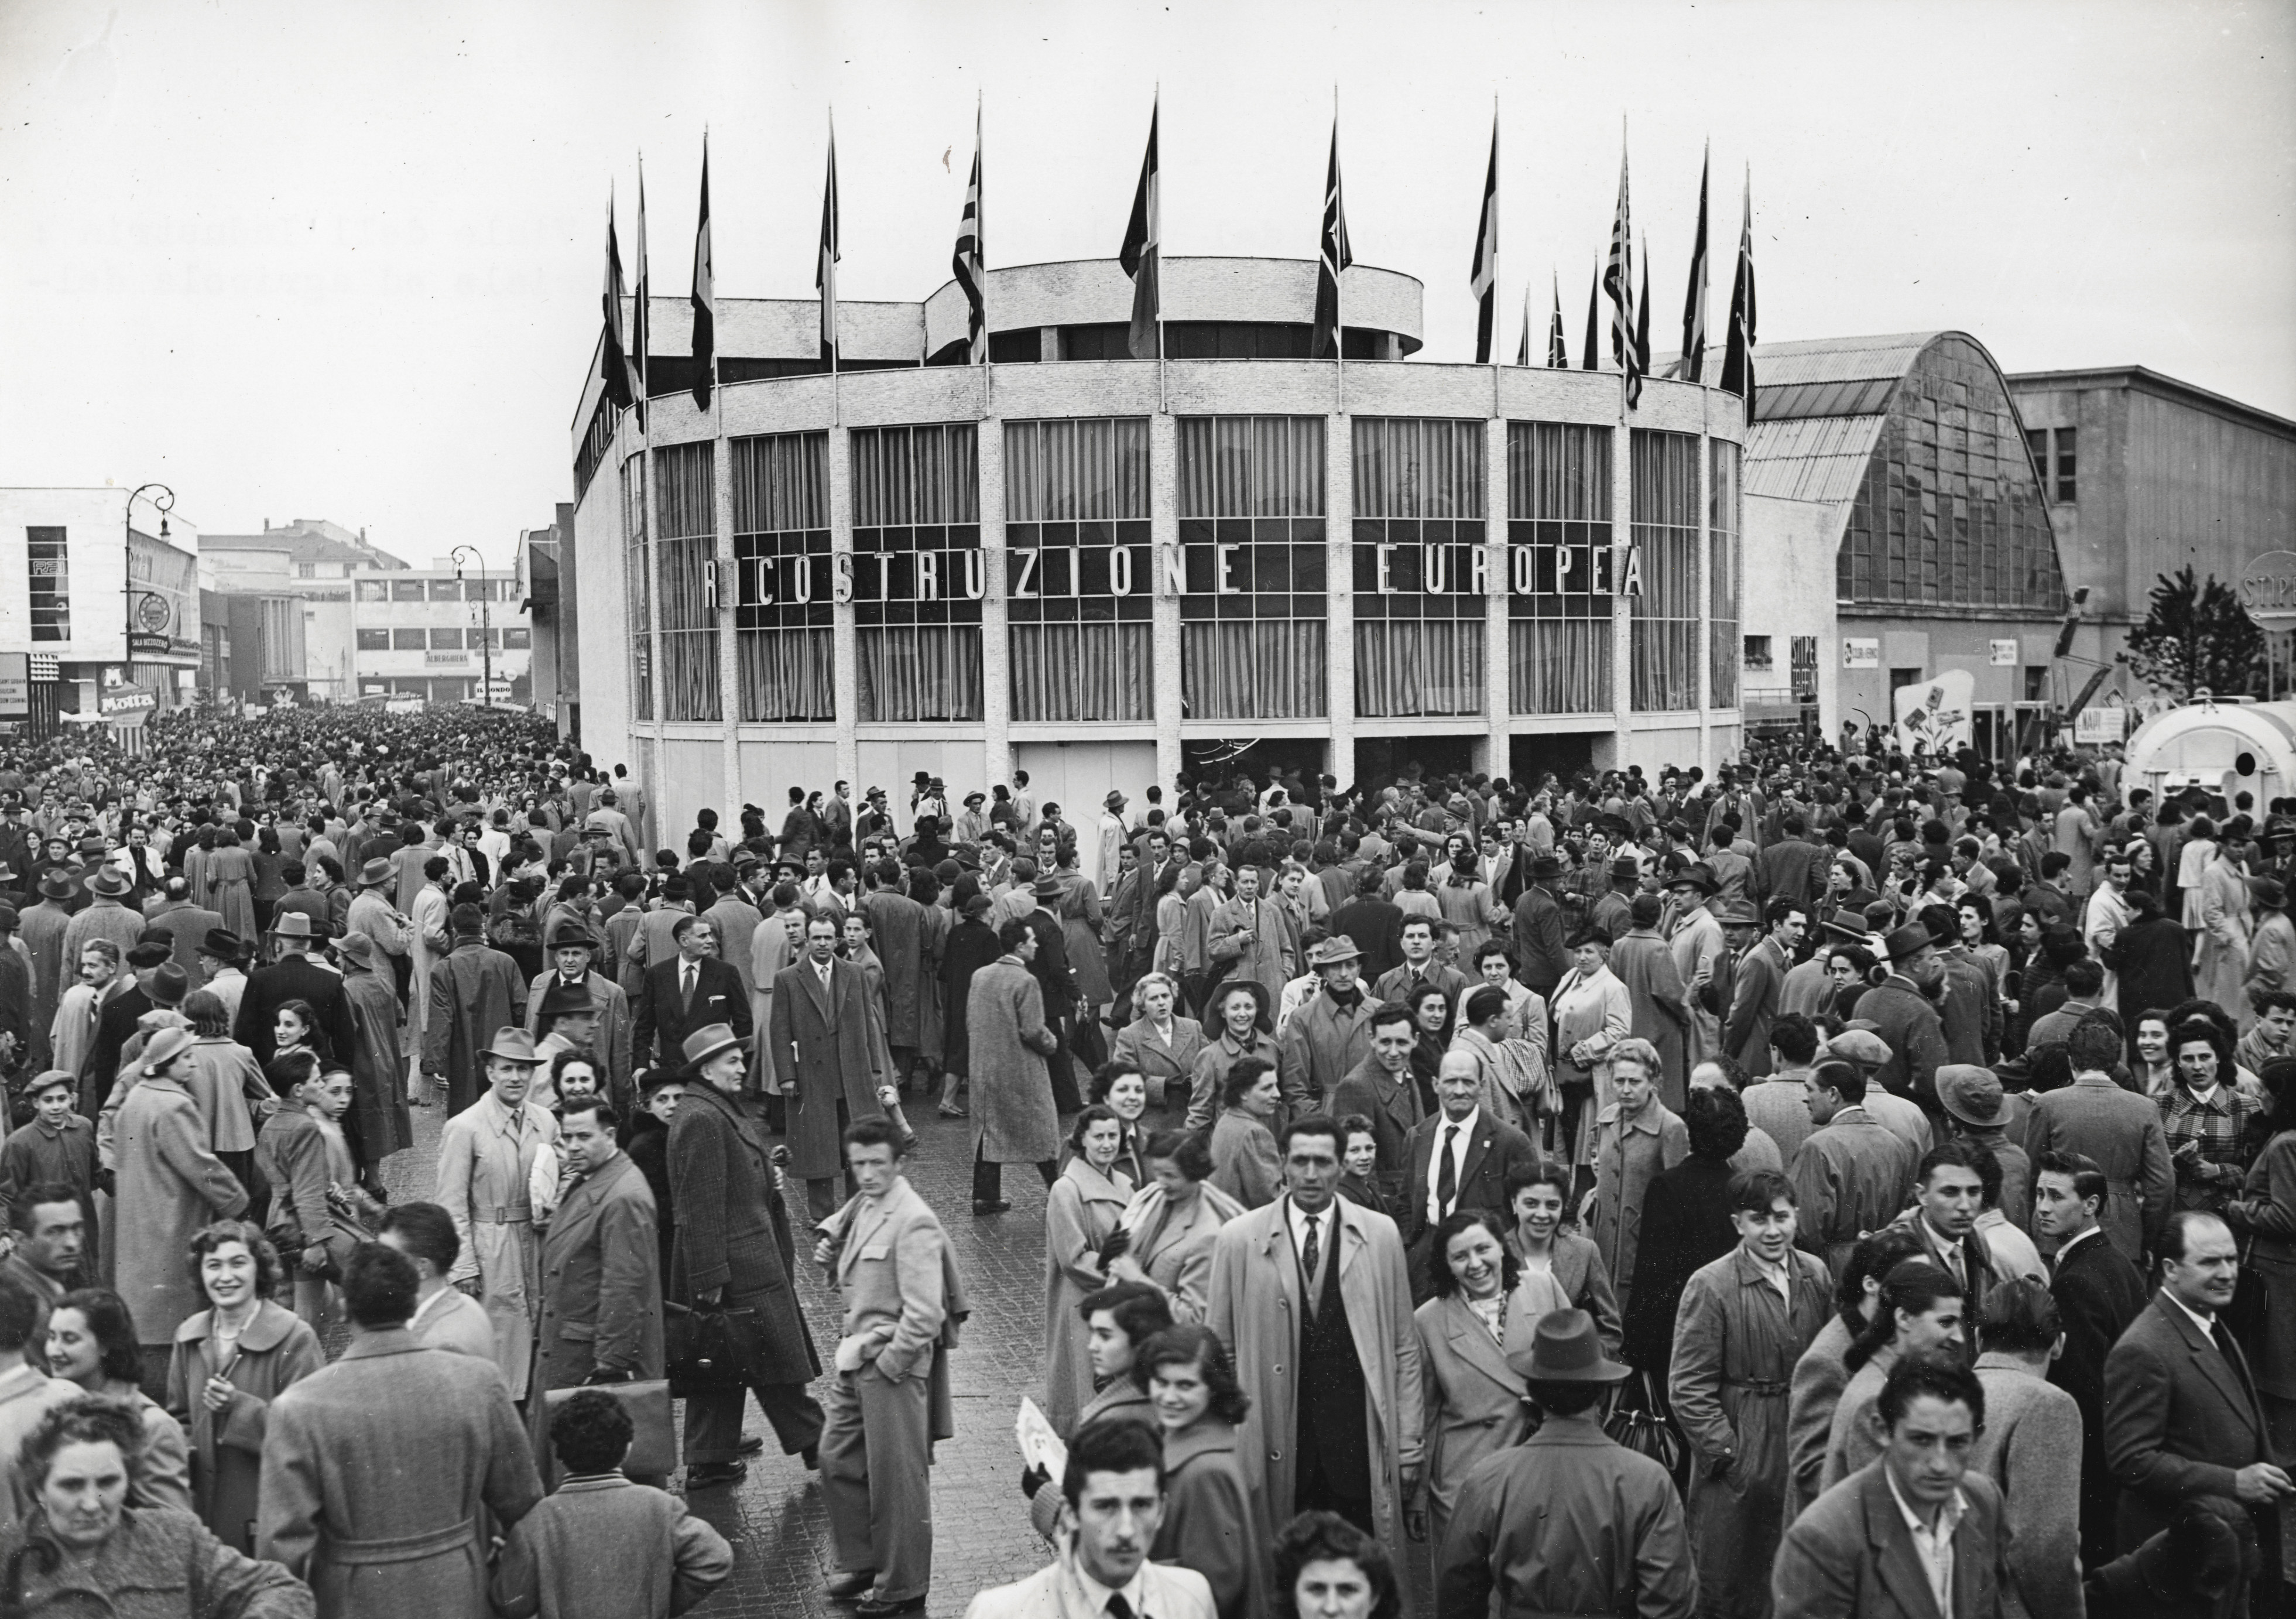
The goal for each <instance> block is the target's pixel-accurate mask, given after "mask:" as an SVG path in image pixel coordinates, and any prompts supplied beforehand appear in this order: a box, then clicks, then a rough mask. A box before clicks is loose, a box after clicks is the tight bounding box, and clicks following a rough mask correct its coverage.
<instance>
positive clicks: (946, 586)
mask: <svg viewBox="0 0 2296 1619" xmlns="http://www.w3.org/2000/svg"><path fill="white" fill-rule="evenodd" d="M852 442H853V616H854V620H855V622H856V624H857V626H858V629H859V636H858V645H859V654H860V660H861V667H860V670H859V671H858V673H859V677H860V678H859V685H860V688H861V714H860V718H861V719H863V720H864V721H865V722H866V721H873V722H877V723H883V722H886V721H892V720H918V719H980V715H981V704H980V602H981V598H982V597H983V596H986V595H987V594H988V574H987V571H986V558H984V557H983V556H982V555H981V551H980V466H979V461H978V457H977V455H976V440H975V437H974V434H973V428H972V423H970V422H948V423H929V424H926V425H922V426H916V427H873V428H857V429H855V430H854V432H853V440H852Z"/></svg>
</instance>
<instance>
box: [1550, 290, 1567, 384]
mask: <svg viewBox="0 0 2296 1619" xmlns="http://www.w3.org/2000/svg"><path fill="white" fill-rule="evenodd" d="M1546 366H1547V369H1548V370H1550V371H1568V370H1570V340H1569V339H1567V338H1566V337H1564V336H1563V334H1562V277H1561V276H1560V275H1557V276H1555V277H1554V321H1553V323H1552V324H1551V325H1548V327H1547V329H1546Z"/></svg>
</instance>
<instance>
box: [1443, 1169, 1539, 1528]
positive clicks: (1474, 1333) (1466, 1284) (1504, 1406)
mask: <svg viewBox="0 0 2296 1619" xmlns="http://www.w3.org/2000/svg"><path fill="white" fill-rule="evenodd" d="M1435 1253H1436V1256H1437V1258H1436V1262H1435V1263H1434V1264H1433V1265H1432V1266H1431V1267H1430V1274H1429V1278H1428V1280H1429V1282H1430V1284H1431V1286H1432V1287H1433V1289H1434V1295H1433V1296H1432V1297H1431V1298H1430V1299H1429V1300H1428V1301H1427V1302H1426V1303H1424V1304H1422V1305H1421V1306H1420V1307H1419V1309H1418V1310H1417V1311H1416V1312H1415V1314H1414V1316H1413V1325H1414V1327H1415V1328H1416V1330H1417V1332H1418V1334H1419V1375H1420V1388H1421V1394H1420V1418H1419V1420H1420V1430H1419V1431H1420V1433H1421V1434H1423V1435H1424V1440H1423V1443H1424V1445H1425V1457H1426V1460H1425V1465H1424V1466H1423V1469H1422V1471H1421V1475H1420V1476H1421V1484H1420V1488H1421V1491H1422V1494H1421V1496H1420V1499H1419V1500H1418V1501H1416V1502H1415V1503H1413V1506H1412V1508H1411V1511H1410V1515H1409V1518H1410V1520H1411V1523H1412V1528H1411V1533H1412V1538H1413V1539H1415V1540H1420V1539H1426V1540H1428V1541H1429V1543H1430V1544H1431V1545H1434V1546H1438V1547H1439V1546H1441V1545H1442V1544H1443V1536H1444V1533H1445V1532H1446V1531H1447V1529H1448V1527H1449V1525H1450V1521H1451V1507H1452V1503H1453V1502H1454V1501H1455V1500H1457V1498H1458V1494H1459V1485H1460V1483H1461V1482H1462V1481H1463V1480H1464V1479H1465V1477H1466V1476H1467V1475H1468V1474H1469V1473H1470V1472H1472V1471H1473V1469H1474V1467H1475V1465H1476V1464H1477V1463H1478V1462H1480V1461H1481V1460H1482V1459H1484V1458H1486V1457H1488V1456H1495V1455H1497V1454H1498V1453H1499V1452H1500V1451H1504V1450H1505V1449H1506V1448H1507V1447H1508V1446H1510V1445H1514V1444H1519V1443H1521V1441H1522V1436H1523V1433H1524V1431H1525V1430H1526V1429H1527V1428H1528V1427H1529V1408H1528V1407H1526V1406H1525V1405H1524V1403H1523V1380H1522V1377H1521V1374H1520V1373H1518V1372H1517V1371H1515V1369H1514V1368H1513V1367H1511V1366H1509V1365H1508V1364H1507V1360H1506V1350H1507V1336H1508V1329H1509V1326H1510V1323H1511V1319H1512V1311H1511V1310H1510V1307H1509V1306H1510V1303H1511V1301H1512V1297H1513V1293H1514V1291H1515V1282H1516V1278H1517V1273H1518V1272H1517V1266H1516V1264H1515V1258H1514V1255H1513V1254H1512V1253H1508V1252H1507V1249H1506V1243H1505V1230H1504V1228H1503V1227H1502V1226H1501V1224H1500V1222H1499V1217H1498V1216H1497V1214H1495V1213H1493V1212H1491V1211H1489V1210H1488V1209H1459V1210H1456V1211H1455V1212H1453V1213H1452V1214H1450V1215H1449V1216H1448V1217H1447V1219H1445V1220H1444V1221H1443V1223H1442V1224H1441V1225H1439V1226H1438V1227H1437V1228H1436V1229H1435ZM1535 1286H1537V1287H1538V1288H1539V1289H1541V1290H1542V1291H1543V1290H1544V1289H1545V1288H1546V1287H1550V1286H1552V1282H1551V1280H1548V1279H1546V1278H1542V1279H1541V1280H1540V1281H1539V1282H1538V1283H1537V1284H1535ZM1542 1302H1546V1301H1542ZM1556 1308H1561V1306H1556ZM1542 1313H1543V1312H1542ZM1530 1324H1531V1325H1532V1326H1533V1327H1535V1326H1536V1324H1537V1318H1536V1317H1533V1318H1531V1322H1530ZM1519 1341H1520V1342H1521V1344H1529V1337H1528V1336H1521V1338H1520V1340H1519Z"/></svg>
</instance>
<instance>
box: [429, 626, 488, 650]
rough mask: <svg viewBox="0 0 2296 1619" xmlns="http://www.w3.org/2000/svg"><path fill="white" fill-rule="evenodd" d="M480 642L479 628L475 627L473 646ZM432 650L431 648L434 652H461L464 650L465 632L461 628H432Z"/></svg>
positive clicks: (472, 632)
mask: <svg viewBox="0 0 2296 1619" xmlns="http://www.w3.org/2000/svg"><path fill="white" fill-rule="evenodd" d="M478 644H479V632H478V631H477V630H475V629H474V630H472V631H471V645H473V646H476V645H478ZM430 650H431V651H432V652H460V651H462V650H463V632H462V631H461V630H459V629H434V630H432V631H431V632H430Z"/></svg>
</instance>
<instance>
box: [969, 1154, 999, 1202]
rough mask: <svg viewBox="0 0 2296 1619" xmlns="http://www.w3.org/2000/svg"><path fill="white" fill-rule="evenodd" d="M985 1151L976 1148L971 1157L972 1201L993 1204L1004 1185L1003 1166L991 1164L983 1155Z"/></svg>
mask: <svg viewBox="0 0 2296 1619" xmlns="http://www.w3.org/2000/svg"><path fill="white" fill-rule="evenodd" d="M986 1151H987V1149H986V1148H985V1147H977V1148H975V1149H974V1151H973V1156H972V1201H973V1202H975V1203H995V1202H996V1197H997V1194H998V1193H999V1192H1000V1191H1001V1190H1002V1189H1003V1188H1004V1184H1005V1166H1004V1165H1003V1164H1001V1163H989V1162H988V1158H987V1157H986V1156H985V1153H986Z"/></svg>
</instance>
